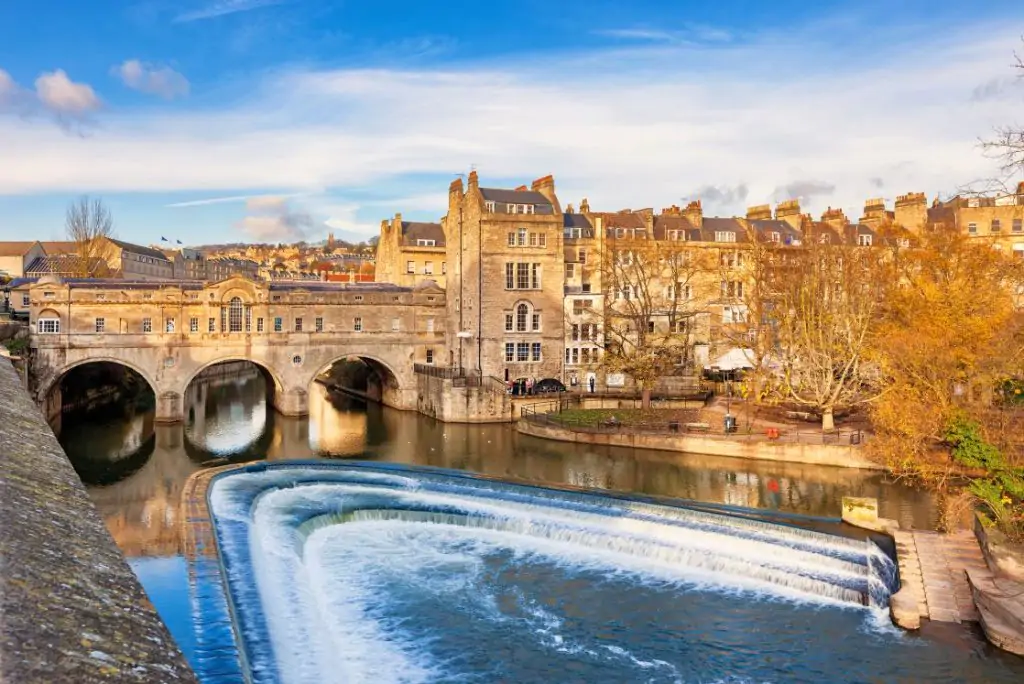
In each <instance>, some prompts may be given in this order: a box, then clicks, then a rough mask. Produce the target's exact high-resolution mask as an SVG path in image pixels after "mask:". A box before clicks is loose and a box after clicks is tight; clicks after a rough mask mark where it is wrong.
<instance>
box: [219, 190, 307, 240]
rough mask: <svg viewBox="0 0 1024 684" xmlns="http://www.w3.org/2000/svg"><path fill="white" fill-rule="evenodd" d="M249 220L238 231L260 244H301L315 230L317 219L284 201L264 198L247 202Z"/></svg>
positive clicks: (246, 218)
mask: <svg viewBox="0 0 1024 684" xmlns="http://www.w3.org/2000/svg"><path fill="white" fill-rule="evenodd" d="M245 208H246V211H247V212H248V214H249V215H248V216H246V217H245V218H243V219H242V220H241V221H239V222H238V223H237V224H235V227H236V228H238V229H239V230H242V231H243V232H245V233H246V234H247V235H248V237H249V238H250V239H252V240H254V241H256V242H297V241H299V240H304V239H305V238H306V235H307V233H308V232H309V231H310V229H312V228H313V224H314V222H313V218H312V217H311V216H310V215H309V214H307V213H305V212H302V211H295V210H293V209H292V208H291V207H289V206H288V200H287V199H285V198H284V197H277V196H273V195H261V196H255V197H250V198H248V199H247V200H246V202H245Z"/></svg>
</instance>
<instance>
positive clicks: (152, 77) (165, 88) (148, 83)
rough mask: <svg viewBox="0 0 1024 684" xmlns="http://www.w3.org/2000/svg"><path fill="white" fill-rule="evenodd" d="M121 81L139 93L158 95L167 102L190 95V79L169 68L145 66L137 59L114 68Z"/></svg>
mask: <svg viewBox="0 0 1024 684" xmlns="http://www.w3.org/2000/svg"><path fill="white" fill-rule="evenodd" d="M114 71H115V73H116V74H117V76H118V77H119V78H120V79H121V81H122V82H123V83H124V84H125V85H126V86H128V87H129V88H132V89H133V90H138V91H139V92H143V93H148V94H150V95H158V96H160V97H162V98H164V99H165V100H172V99H174V98H175V97H178V96H185V95H188V90H189V83H188V79H186V78H185V77H184V76H182V75H181V74H180V73H178V72H177V71H175V70H174V69H172V68H170V67H167V66H162V67H161V66H156V65H153V64H144V63H142V62H140V61H139V60H137V59H129V60H127V61H125V62H124V63H123V64H121V65H120V66H118V67H115V68H114Z"/></svg>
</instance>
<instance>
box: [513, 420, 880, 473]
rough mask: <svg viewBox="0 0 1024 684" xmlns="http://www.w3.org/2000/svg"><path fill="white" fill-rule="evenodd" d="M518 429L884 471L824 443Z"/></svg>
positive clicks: (849, 449) (542, 426)
mask: <svg viewBox="0 0 1024 684" xmlns="http://www.w3.org/2000/svg"><path fill="white" fill-rule="evenodd" d="M516 429H517V430H518V431H519V432H521V433H523V434H525V435H531V436H533V437H541V438H543V439H553V440H558V441H561V442H575V443H577V444H591V445H604V446H617V447H627V448H632V449H654V450H658V451H676V452H681V453H687V454H703V455H707V456H729V457H731V458H752V459H759V460H763V461H783V462H786V463H807V464H812V465H826V466H837V467H841V468H863V469H867V470H882V469H884V468H883V466H881V465H879V464H878V463H875V462H873V461H871V460H870V459H868V458H867V457H866V456H865V455H864V451H863V449H862V448H861V447H859V446H853V445H849V444H845V445H844V444H822V443H820V442H819V443H813V442H780V441H771V440H767V439H760V438H757V439H754V438H747V437H745V436H742V435H700V434H686V433H682V432H680V433H672V432H663V433H659V432H654V433H650V432H639V431H631V430H627V429H623V430H617V431H602V430H573V429H569V428H566V427H562V426H559V425H557V424H555V423H553V422H542V421H540V420H520V421H518V422H517V423H516Z"/></svg>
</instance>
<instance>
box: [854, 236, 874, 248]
mask: <svg viewBox="0 0 1024 684" xmlns="http://www.w3.org/2000/svg"><path fill="white" fill-rule="evenodd" d="M857 244H858V245H860V246H861V247H870V246H871V235H869V234H868V233H861V234H860V235H858V236H857Z"/></svg>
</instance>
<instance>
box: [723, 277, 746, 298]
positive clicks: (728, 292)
mask: <svg viewBox="0 0 1024 684" xmlns="http://www.w3.org/2000/svg"><path fill="white" fill-rule="evenodd" d="M722 297H727V298H730V299H733V298H742V297H743V283H742V282H740V281H738V280H723V281H722Z"/></svg>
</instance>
